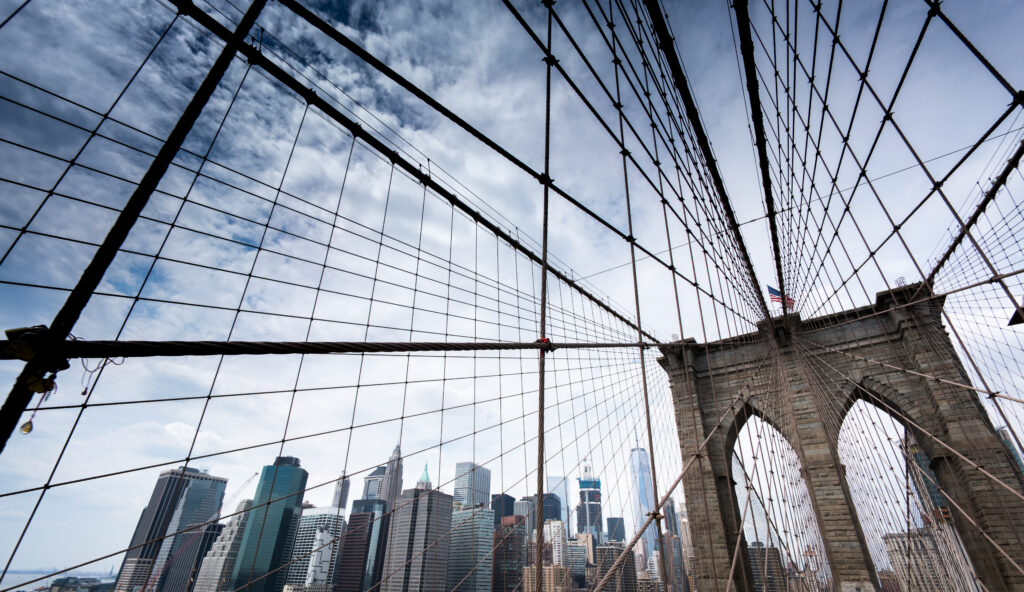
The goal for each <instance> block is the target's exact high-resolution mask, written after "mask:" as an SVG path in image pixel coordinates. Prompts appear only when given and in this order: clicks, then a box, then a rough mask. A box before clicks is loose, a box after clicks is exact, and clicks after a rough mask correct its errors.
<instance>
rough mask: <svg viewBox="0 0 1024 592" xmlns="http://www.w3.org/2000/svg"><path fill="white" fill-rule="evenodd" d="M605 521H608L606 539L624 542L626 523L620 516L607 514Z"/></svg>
mask: <svg viewBox="0 0 1024 592" xmlns="http://www.w3.org/2000/svg"><path fill="white" fill-rule="evenodd" d="M605 521H606V522H607V523H608V540H609V541H612V542H617V543H621V542H625V540H626V525H625V524H624V523H623V521H622V518H619V517H616V516H609V517H608V518H607V519H606V520H605Z"/></svg>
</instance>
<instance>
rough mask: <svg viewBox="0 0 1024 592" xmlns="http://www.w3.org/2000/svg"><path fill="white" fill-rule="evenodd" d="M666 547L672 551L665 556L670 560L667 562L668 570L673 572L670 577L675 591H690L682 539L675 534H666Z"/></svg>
mask: <svg viewBox="0 0 1024 592" xmlns="http://www.w3.org/2000/svg"><path fill="white" fill-rule="evenodd" d="M665 546H666V547H668V550H669V551H670V553H667V554H666V555H665V558H666V559H668V560H669V561H667V562H666V568H667V569H669V570H670V571H671V572H672V573H671V576H670V577H671V578H672V583H673V584H674V585H675V589H676V590H679V591H681V592H687V591H689V589H690V582H689V580H688V579H687V577H686V559H685V557H684V556H683V541H682V539H680V538H679V537H678V536H676V535H674V534H666V535H665Z"/></svg>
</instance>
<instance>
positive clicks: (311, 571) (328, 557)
mask: <svg viewBox="0 0 1024 592" xmlns="http://www.w3.org/2000/svg"><path fill="white" fill-rule="evenodd" d="M335 540H336V536H335V535H334V534H333V533H332V532H331V528H330V526H328V525H322V526H320V527H319V530H317V531H316V536H315V537H314V538H313V551H312V552H310V556H309V564H308V565H307V566H306V577H305V580H304V586H305V588H306V592H314V591H316V592H321V591H322V592H329V591H330V590H331V586H330V584H331V571H332V569H333V567H334V557H335V553H334V545H335Z"/></svg>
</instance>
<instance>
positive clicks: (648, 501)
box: [629, 446, 658, 557]
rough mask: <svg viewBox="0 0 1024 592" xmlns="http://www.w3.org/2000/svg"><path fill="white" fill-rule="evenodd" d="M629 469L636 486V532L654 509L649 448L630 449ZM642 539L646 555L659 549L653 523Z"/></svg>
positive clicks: (634, 526) (634, 502) (634, 505)
mask: <svg viewBox="0 0 1024 592" xmlns="http://www.w3.org/2000/svg"><path fill="white" fill-rule="evenodd" d="M629 470H630V474H631V475H632V477H633V486H634V488H635V490H634V497H633V529H634V532H635V531H638V530H640V527H641V526H643V523H644V521H645V520H647V515H648V514H650V513H651V512H653V511H654V483H653V481H652V480H651V461H650V458H649V457H648V456H647V450H645V449H643V448H640V447H639V446H638V447H636V448H634V449H633V450H631V451H630V453H629ZM640 540H641V541H643V544H644V549H643V554H644V555H645V557H646V556H647V554H649V553H651V552H652V551H656V550H657V549H658V546H657V542H658V532H657V530H656V529H655V527H654V524H653V523H652V524H651V526H650V527H649V528H648V529H647V530H645V531H644V533H643V536H642V537H641V539H640Z"/></svg>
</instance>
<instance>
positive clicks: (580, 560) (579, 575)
mask: <svg viewBox="0 0 1024 592" xmlns="http://www.w3.org/2000/svg"><path fill="white" fill-rule="evenodd" d="M577 536H579V535H577ZM578 541H579V539H577V540H576V541H569V553H568V555H569V563H568V567H569V575H570V576H571V577H572V580H573V583H574V584H575V585H576V587H577V588H579V589H580V590H584V589H586V587H587V584H586V582H587V547H586V545H585V544H584V543H581V542H578Z"/></svg>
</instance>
